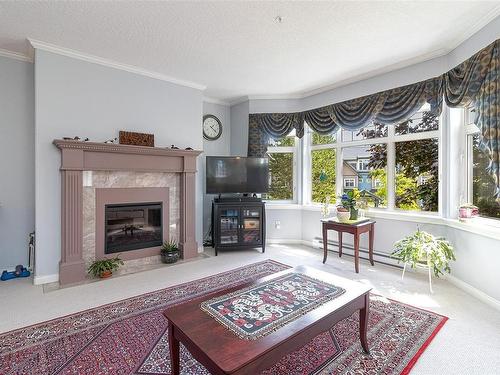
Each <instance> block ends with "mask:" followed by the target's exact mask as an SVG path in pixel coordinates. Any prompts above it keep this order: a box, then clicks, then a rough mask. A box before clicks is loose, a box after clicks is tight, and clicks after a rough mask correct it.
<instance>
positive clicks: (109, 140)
mask: <svg viewBox="0 0 500 375" xmlns="http://www.w3.org/2000/svg"><path fill="white" fill-rule="evenodd" d="M117 141H118V138H111V139H108V140H107V141H104V143H116V142H117Z"/></svg>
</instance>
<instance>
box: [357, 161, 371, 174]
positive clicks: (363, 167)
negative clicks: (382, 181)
mask: <svg viewBox="0 0 500 375" xmlns="http://www.w3.org/2000/svg"><path fill="white" fill-rule="evenodd" d="M369 164H370V160H369V159H364V158H363V159H358V171H368V170H369V169H370V168H369V166H368V165H369Z"/></svg>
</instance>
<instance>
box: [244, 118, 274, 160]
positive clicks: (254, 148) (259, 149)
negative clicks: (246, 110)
mask: <svg viewBox="0 0 500 375" xmlns="http://www.w3.org/2000/svg"><path fill="white" fill-rule="evenodd" d="M258 117H259V115H250V116H249V117H248V156H255V157H259V158H262V157H264V156H266V153H267V144H268V141H269V136H268V135H267V134H266V133H264V132H263V131H262V130H261V129H262V128H261V125H260V123H259V121H258Z"/></svg>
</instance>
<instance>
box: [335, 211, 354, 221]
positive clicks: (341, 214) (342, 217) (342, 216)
mask: <svg viewBox="0 0 500 375" xmlns="http://www.w3.org/2000/svg"><path fill="white" fill-rule="evenodd" d="M350 217H351V213H350V212H349V211H337V219H339V221H340V222H341V223H346V222H348V221H349V218H350Z"/></svg>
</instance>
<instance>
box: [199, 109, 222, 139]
mask: <svg viewBox="0 0 500 375" xmlns="http://www.w3.org/2000/svg"><path fill="white" fill-rule="evenodd" d="M221 135H222V123H221V122H220V120H219V119H218V118H217V117H215V116H214V115H205V116H203V138H205V139H208V140H209V141H215V140H216V139H219V138H220V136H221Z"/></svg>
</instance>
